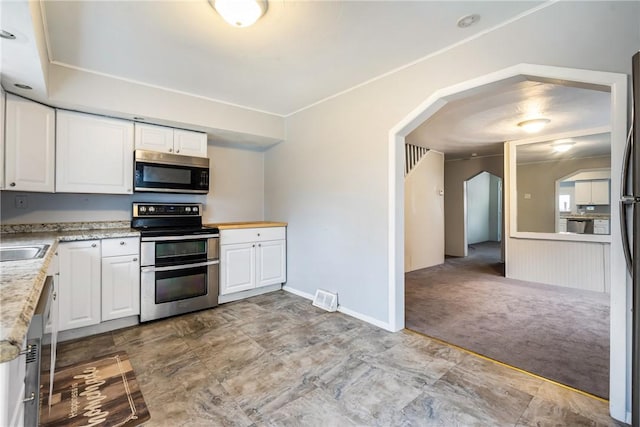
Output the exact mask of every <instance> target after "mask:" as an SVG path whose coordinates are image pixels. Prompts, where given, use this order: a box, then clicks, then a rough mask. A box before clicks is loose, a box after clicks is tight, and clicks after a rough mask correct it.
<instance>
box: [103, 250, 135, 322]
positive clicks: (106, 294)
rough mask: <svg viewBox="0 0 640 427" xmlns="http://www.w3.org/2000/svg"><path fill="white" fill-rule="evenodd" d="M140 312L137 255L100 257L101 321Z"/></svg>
mask: <svg viewBox="0 0 640 427" xmlns="http://www.w3.org/2000/svg"><path fill="white" fill-rule="evenodd" d="M138 314H140V261H139V257H138V255H123V256H112V257H106V258H102V321H103V322H104V321H106V320H112V319H119V318H121V317H127V316H135V315H138Z"/></svg>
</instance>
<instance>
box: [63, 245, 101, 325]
mask: <svg viewBox="0 0 640 427" xmlns="http://www.w3.org/2000/svg"><path fill="white" fill-rule="evenodd" d="M58 262H59V268H60V276H59V277H60V280H59V286H58V288H59V289H60V295H58V298H59V301H58V307H59V310H60V311H59V328H58V330H59V331H65V330H67V329H74V328H80V327H83V326H90V325H96V324H98V323H100V240H83V241H78V242H68V243H60V245H59V246H58Z"/></svg>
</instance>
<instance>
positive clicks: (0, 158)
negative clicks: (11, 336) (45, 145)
mask: <svg viewBox="0 0 640 427" xmlns="http://www.w3.org/2000/svg"><path fill="white" fill-rule="evenodd" d="M5 104H6V94H5V93H4V89H2V86H0V190H4V175H5V167H4V137H3V135H4V134H5V133H4V129H5V127H6V126H5V121H6V120H5V114H4V110H5V108H4V107H5ZM0 422H2V419H0Z"/></svg>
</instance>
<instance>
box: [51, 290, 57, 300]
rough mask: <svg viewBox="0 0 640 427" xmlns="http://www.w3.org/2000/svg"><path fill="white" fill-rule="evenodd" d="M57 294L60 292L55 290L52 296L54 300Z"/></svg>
mask: <svg viewBox="0 0 640 427" xmlns="http://www.w3.org/2000/svg"><path fill="white" fill-rule="evenodd" d="M57 296H58V293H57V292H54V293H53V295H52V296H51V297H52V298H53V300H54V301H55V300H56V297H57Z"/></svg>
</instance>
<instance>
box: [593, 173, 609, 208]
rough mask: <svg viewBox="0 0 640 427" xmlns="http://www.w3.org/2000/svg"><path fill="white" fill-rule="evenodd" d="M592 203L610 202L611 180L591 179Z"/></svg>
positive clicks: (604, 203)
mask: <svg viewBox="0 0 640 427" xmlns="http://www.w3.org/2000/svg"><path fill="white" fill-rule="evenodd" d="M591 203H592V204H594V205H608V204H609V180H608V179H600V180H594V181H591Z"/></svg>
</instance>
